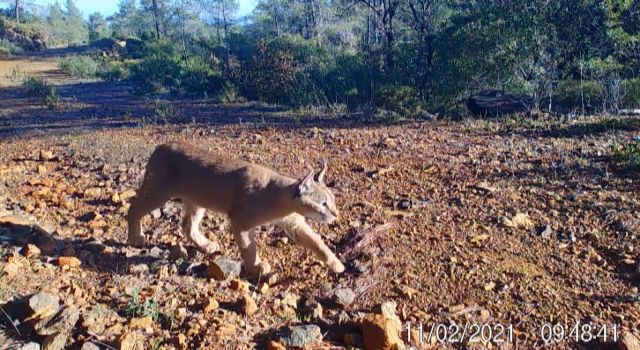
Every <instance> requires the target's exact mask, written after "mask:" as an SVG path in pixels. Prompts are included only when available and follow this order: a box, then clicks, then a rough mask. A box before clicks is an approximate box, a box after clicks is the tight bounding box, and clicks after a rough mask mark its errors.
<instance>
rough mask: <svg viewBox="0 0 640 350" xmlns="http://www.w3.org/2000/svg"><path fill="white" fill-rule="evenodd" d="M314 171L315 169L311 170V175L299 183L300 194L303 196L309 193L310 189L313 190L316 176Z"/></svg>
mask: <svg viewBox="0 0 640 350" xmlns="http://www.w3.org/2000/svg"><path fill="white" fill-rule="evenodd" d="M314 173H315V172H314V171H313V169H311V170H310V171H309V174H308V175H307V176H306V177H305V178H304V179H302V180H300V181H299V182H298V194H299V195H300V194H303V193H305V192H307V191H309V189H311V186H312V185H313V176H314Z"/></svg>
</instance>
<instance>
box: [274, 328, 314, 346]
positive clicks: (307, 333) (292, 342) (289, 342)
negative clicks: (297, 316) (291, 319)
mask: <svg viewBox="0 0 640 350" xmlns="http://www.w3.org/2000/svg"><path fill="white" fill-rule="evenodd" d="M279 342H280V343H281V344H282V345H285V346H289V347H296V348H302V347H305V346H311V345H317V344H319V343H320V342H322V331H321V330H320V327H318V326H316V325H301V326H289V327H288V328H287V329H285V331H284V332H283V333H282V335H281V336H280V341H279Z"/></svg>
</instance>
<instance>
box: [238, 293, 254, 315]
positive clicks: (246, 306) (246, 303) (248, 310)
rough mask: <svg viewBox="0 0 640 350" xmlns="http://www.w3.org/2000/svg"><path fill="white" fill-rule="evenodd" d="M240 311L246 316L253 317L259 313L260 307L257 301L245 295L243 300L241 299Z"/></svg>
mask: <svg viewBox="0 0 640 350" xmlns="http://www.w3.org/2000/svg"><path fill="white" fill-rule="evenodd" d="M240 309H241V310H242V313H243V314H245V315H246V316H251V315H253V314H255V313H256V312H257V311H258V305H256V301H255V300H253V298H252V297H251V296H250V295H248V294H244V295H243V296H242V298H240Z"/></svg>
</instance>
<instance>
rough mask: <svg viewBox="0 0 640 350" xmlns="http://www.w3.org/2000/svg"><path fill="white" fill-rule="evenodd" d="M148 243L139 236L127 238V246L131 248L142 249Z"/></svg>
mask: <svg viewBox="0 0 640 350" xmlns="http://www.w3.org/2000/svg"><path fill="white" fill-rule="evenodd" d="M148 243H149V242H148V241H147V238H146V237H145V236H143V235H140V236H133V237H131V236H129V238H128V239H127V244H128V245H130V246H133V247H138V248H141V247H144V246H146V245H147V244H148Z"/></svg>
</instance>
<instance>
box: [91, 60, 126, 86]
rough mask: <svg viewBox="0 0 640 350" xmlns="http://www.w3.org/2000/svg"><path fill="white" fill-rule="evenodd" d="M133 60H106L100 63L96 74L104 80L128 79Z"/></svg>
mask: <svg viewBox="0 0 640 350" xmlns="http://www.w3.org/2000/svg"><path fill="white" fill-rule="evenodd" d="M134 65H135V64H134V62H133V61H115V60H107V61H106V63H103V64H102V65H101V68H100V69H99V70H98V72H97V75H98V77H99V78H100V79H103V80H106V81H120V80H126V79H129V77H130V76H131V70H132V68H133V66H134Z"/></svg>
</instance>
